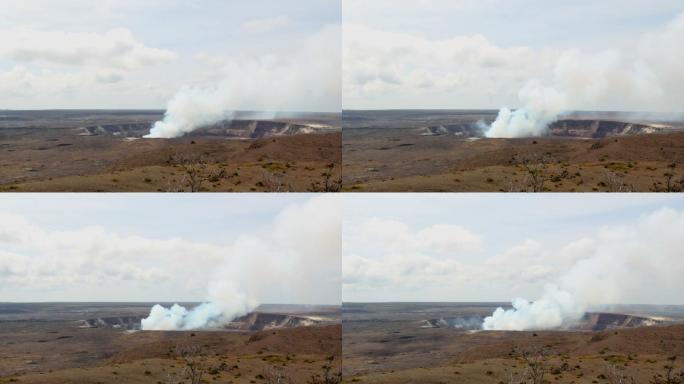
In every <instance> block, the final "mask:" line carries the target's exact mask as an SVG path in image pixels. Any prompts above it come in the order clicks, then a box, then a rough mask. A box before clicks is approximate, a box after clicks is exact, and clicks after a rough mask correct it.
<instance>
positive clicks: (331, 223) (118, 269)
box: [0, 194, 341, 304]
mask: <svg viewBox="0 0 684 384" xmlns="http://www.w3.org/2000/svg"><path fill="white" fill-rule="evenodd" d="M340 215H341V208H340V203H339V199H337V198H336V197H335V196H332V195H331V196H313V195H307V194H260V195H255V194H219V195H210V194H208V195H193V196H190V195H173V194H170V195H161V194H159V195H139V194H109V195H99V194H98V195H91V194H79V195H78V196H75V195H68V194H40V195H26V194H21V195H17V194H14V195H12V194H8V195H2V196H0V302H4V301H23V302H26V301H155V302H158V301H202V300H204V299H206V295H207V284H208V282H210V281H217V280H226V281H230V282H233V283H235V284H236V285H237V286H239V287H240V289H241V290H242V291H245V292H246V293H247V294H248V295H250V296H253V297H255V299H256V300H258V301H259V302H261V303H295V304H296V303H302V304H339V301H340V290H341V287H340V248H341V246H340V233H341V216H340Z"/></svg>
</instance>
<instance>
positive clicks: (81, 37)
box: [0, 28, 176, 70]
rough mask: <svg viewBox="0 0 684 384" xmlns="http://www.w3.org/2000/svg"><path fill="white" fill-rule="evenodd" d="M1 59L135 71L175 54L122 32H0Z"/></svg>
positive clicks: (3, 30)
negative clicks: (147, 44)
mask: <svg viewBox="0 0 684 384" xmlns="http://www.w3.org/2000/svg"><path fill="white" fill-rule="evenodd" d="M0 57H1V58H5V59H10V60H13V61H16V62H26V63H30V62H47V63H56V64H64V65H73V66H94V67H100V68H101V67H104V68H117V69H124V70H135V69H140V68H144V67H147V66H150V65H155V64H160V63H166V62H169V61H171V60H174V59H175V58H176V54H175V53H173V52H171V51H168V50H163V49H158V48H152V47H148V46H146V45H145V44H143V43H142V42H140V41H138V39H137V38H136V37H135V36H134V35H133V33H132V32H131V31H130V30H128V29H125V28H116V29H111V30H109V31H107V32H105V33H84V32H78V33H77V32H64V31H43V30H36V29H29V28H9V29H1V30H0Z"/></svg>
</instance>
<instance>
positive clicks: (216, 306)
mask: <svg viewBox="0 0 684 384" xmlns="http://www.w3.org/2000/svg"><path fill="white" fill-rule="evenodd" d="M258 304H259V303H258V301H256V299H254V298H250V297H247V296H246V294H245V293H244V292H242V291H241V290H240V289H239V288H238V287H237V286H235V285H234V284H232V283H231V282H227V281H220V280H217V281H212V282H211V283H210V285H209V300H208V301H207V302H205V303H202V304H200V305H198V306H196V307H194V308H192V309H190V310H188V309H186V308H185V307H183V306H181V305H178V304H174V305H172V306H171V307H170V308H165V307H163V306H161V305H159V304H157V305H155V306H153V307H152V309H151V310H150V315H149V316H148V317H146V318H144V319H142V321H141V324H140V326H141V329H143V330H153V331H174V330H189V329H197V328H212V327H220V326H221V325H222V324H225V323H227V322H230V321H231V320H233V319H234V318H236V317H239V316H242V315H245V314H247V313H249V312H250V311H253V310H254V309H255V308H256V307H257V306H258Z"/></svg>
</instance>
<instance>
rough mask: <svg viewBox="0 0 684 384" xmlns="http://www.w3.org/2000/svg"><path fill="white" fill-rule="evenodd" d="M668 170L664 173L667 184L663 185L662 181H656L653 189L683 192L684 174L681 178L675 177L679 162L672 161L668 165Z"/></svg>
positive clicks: (656, 190) (654, 190)
mask: <svg viewBox="0 0 684 384" xmlns="http://www.w3.org/2000/svg"><path fill="white" fill-rule="evenodd" d="M667 168H668V170H667V171H666V172H665V173H664V174H663V176H665V183H664V184H665V186H664V187H661V183H660V182H654V183H653V187H652V188H651V190H652V191H653V192H682V191H684V176H682V177H681V178H680V179H679V180H677V179H676V178H675V170H676V169H677V163H672V164H670V165H668V166H667Z"/></svg>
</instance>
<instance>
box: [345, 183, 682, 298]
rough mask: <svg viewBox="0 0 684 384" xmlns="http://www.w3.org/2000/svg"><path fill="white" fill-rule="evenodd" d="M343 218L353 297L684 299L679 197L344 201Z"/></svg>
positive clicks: (379, 197) (374, 197)
mask: <svg viewBox="0 0 684 384" xmlns="http://www.w3.org/2000/svg"><path fill="white" fill-rule="evenodd" d="M343 221H344V223H343V228H344V229H343V233H344V235H343V253H342V259H343V261H342V271H343V291H342V297H343V300H344V301H509V300H512V299H514V298H516V297H520V296H522V297H525V298H527V299H530V300H533V299H536V298H538V297H539V295H540V294H541V292H542V291H543V289H544V287H545V286H546V285H547V284H560V283H567V285H571V287H570V288H568V289H570V290H571V292H573V293H574V292H579V291H581V290H582V289H590V288H592V286H591V284H594V283H596V284H599V283H600V284H605V285H607V288H606V287H605V286H603V285H600V286H597V287H593V288H595V289H594V290H592V292H593V294H602V293H605V292H608V291H611V292H613V291H616V292H617V293H616V294H615V295H612V296H610V297H608V298H607V300H608V301H609V302H612V303H615V302H620V303H662V302H665V303H672V302H674V303H679V304H684V302H682V299H681V295H680V294H679V292H681V291H682V289H684V282H682V281H681V278H680V277H677V276H681V274H682V273H684V266H683V265H682V263H681V258H682V257H684V254H682V249H684V238H682V236H681V234H682V233H684V199H682V198H681V197H680V196H678V195H668V196H665V195H658V196H656V195H643V194H621V195H617V194H613V195H610V196H608V195H605V194H603V195H598V194H544V195H539V194H534V195H532V194H517V195H516V194H415V195H412V194H394V195H392V194H370V195H367V194H359V195H354V196H351V195H345V210H344V219H343ZM605 264H610V265H612V266H611V267H610V270H609V271H603V270H602V269H601V268H593V267H592V266H594V265H605ZM582 268H585V269H588V270H590V272H589V273H585V272H584V271H583V269H582ZM623 269H624V270H623ZM569 271H575V272H574V273H572V274H569V273H568V272H569ZM566 274H568V275H571V277H572V279H574V280H573V281H568V278H567V276H566ZM596 274H599V275H596ZM578 276H579V277H578ZM597 276H598V277H597ZM584 279H589V280H590V283H586V282H585V281H584ZM575 281H578V282H581V284H579V283H578V284H579V285H580V286H581V287H583V288H582V289H576V285H577V284H575ZM589 302H591V301H589Z"/></svg>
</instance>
